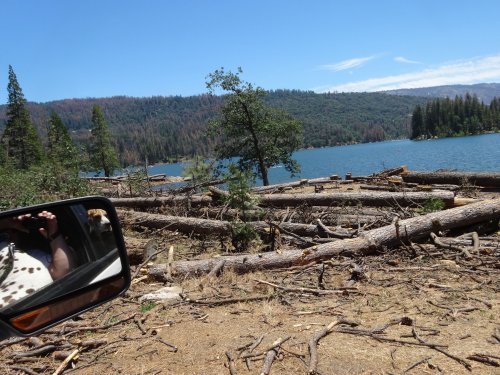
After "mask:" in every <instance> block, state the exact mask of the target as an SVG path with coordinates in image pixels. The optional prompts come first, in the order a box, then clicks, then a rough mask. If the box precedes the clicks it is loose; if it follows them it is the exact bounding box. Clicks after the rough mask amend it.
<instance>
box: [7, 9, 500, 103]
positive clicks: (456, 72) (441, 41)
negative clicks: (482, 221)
mask: <svg viewBox="0 0 500 375" xmlns="http://www.w3.org/2000/svg"><path fill="white" fill-rule="evenodd" d="M0 9H1V11H2V20H1V22H0V34H1V35H2V52H1V53H0V104H3V103H6V101H7V92H6V91H7V90H6V88H7V73H8V65H9V64H11V65H12V66H13V68H14V70H15V72H16V74H17V77H18V80H19V82H20V84H21V87H22V88H23V91H24V94H25V96H26V98H27V99H28V100H30V101H37V102H47V101H51V100H58V99H69V98H85V97H107V96H114V95H126V96H138V97H142V96H154V95H165V96H169V95H182V96H189V95H197V94H202V93H205V92H206V88H205V78H206V76H207V75H208V74H209V73H210V72H212V71H214V70H215V69H217V68H219V67H225V68H226V69H228V70H233V71H235V70H236V69H237V67H239V66H241V67H242V68H243V76H242V77H243V79H244V80H246V81H249V82H252V83H254V84H256V85H258V86H261V87H263V88H265V89H300V90H314V91H317V92H325V91H377V90H384V89H393V88H403V87H424V86H436V85H442V84H459V83H461V84H473V83H478V82H500V27H499V23H500V21H499V18H498V15H499V14H500V1H496V0H476V1H474V2H472V1H470V0H467V1H465V0H454V1H449V0H419V1H417V0H398V1H396V0H393V1H390V0H366V1H361V0H344V1H336V0H330V1H326V0H304V1H298V0H245V1H240V0H220V1H218V0H204V1H202V0H142V1H141V0H137V1H131V0H43V1H40V0H0Z"/></svg>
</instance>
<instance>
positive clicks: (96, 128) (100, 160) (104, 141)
mask: <svg viewBox="0 0 500 375" xmlns="http://www.w3.org/2000/svg"><path fill="white" fill-rule="evenodd" d="M91 132H92V137H91V143H90V165H91V166H92V167H94V168H97V169H102V170H103V171H104V175H105V176H106V177H109V176H110V175H111V173H112V172H113V170H114V169H116V168H118V167H119V166H120V163H119V162H118V157H117V155H116V150H115V148H114V146H113V144H112V141H111V133H110V131H109V128H108V124H107V123H106V120H105V118H104V113H103V112H102V110H101V108H100V107H99V106H98V105H94V107H93V108H92V128H91Z"/></svg>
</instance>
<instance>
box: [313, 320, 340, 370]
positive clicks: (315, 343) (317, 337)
mask: <svg viewBox="0 0 500 375" xmlns="http://www.w3.org/2000/svg"><path fill="white" fill-rule="evenodd" d="M339 323H340V321H339V320H335V321H333V322H331V323H330V324H329V325H328V326H327V327H326V328H324V329H322V330H321V331H318V332H316V333H315V334H314V336H313V337H311V339H310V340H309V355H310V357H311V359H310V361H309V371H308V374H311V375H316V374H317V373H318V372H317V369H318V349H317V347H318V342H319V340H321V339H322V338H323V337H325V336H326V335H328V334H330V333H331V332H333V327H335V326H336V325H337V324H339Z"/></svg>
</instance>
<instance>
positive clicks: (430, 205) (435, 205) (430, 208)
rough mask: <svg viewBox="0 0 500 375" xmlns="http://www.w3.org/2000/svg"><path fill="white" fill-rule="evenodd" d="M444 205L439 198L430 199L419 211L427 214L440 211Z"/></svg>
mask: <svg viewBox="0 0 500 375" xmlns="http://www.w3.org/2000/svg"><path fill="white" fill-rule="evenodd" d="M445 206H446V205H445V203H444V201H443V200H442V199H439V198H430V199H429V200H427V201H426V202H425V204H424V206H423V207H422V208H421V209H420V213H422V214H428V213H431V212H436V211H441V210H443V209H444V208H445Z"/></svg>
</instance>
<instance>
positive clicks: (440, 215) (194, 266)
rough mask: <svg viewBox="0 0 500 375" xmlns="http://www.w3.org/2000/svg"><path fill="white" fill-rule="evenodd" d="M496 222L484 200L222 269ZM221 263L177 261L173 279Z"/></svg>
mask: <svg viewBox="0 0 500 375" xmlns="http://www.w3.org/2000/svg"><path fill="white" fill-rule="evenodd" d="M499 218H500V199H494V200H486V201H481V202H477V203H473V204H470V205H467V206H464V207H457V208H453V209H450V210H445V211H440V212H435V213H430V214H427V215H424V216H418V217H413V218H410V219H406V220H401V221H396V222H395V223H394V224H391V225H387V226H385V227H382V228H378V229H373V230H371V231H367V232H365V233H364V234H363V235H361V236H360V237H358V238H353V239H346V240H341V241H335V242H330V243H326V244H322V245H318V246H313V247H310V248H307V249H304V250H291V251H286V252H283V253H276V252H272V253H264V254H246V255H239V256H228V257H224V259H225V260H226V263H225V265H224V268H225V269H233V270H234V271H235V272H237V273H246V272H250V271H256V270H263V269H274V268H286V267H292V266H298V265H304V264H309V263H313V262H318V261H322V260H327V259H330V258H332V257H335V256H338V255H341V254H349V253H350V254H358V255H368V254H372V253H373V252H374V251H376V250H377V249H380V248H381V247H382V246H387V247H392V246H396V245H399V244H401V243H402V242H408V241H409V240H415V239H418V238H422V237H426V236H429V235H430V233H431V232H433V231H436V230H441V231H444V230H448V229H452V228H458V227H464V226H468V225H472V224H477V223H481V222H485V221H489V220H493V219H499ZM220 261H221V258H220V257H218V258H212V259H203V260H196V261H177V262H174V263H172V268H171V269H172V275H201V274H207V273H208V272H210V270H211V269H213V268H214V267H215V266H216V264H217V263H219V262H220ZM165 270H166V265H165V264H158V265H154V266H151V267H150V268H149V274H150V275H151V276H153V277H160V278H161V277H163V275H164V272H165Z"/></svg>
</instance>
